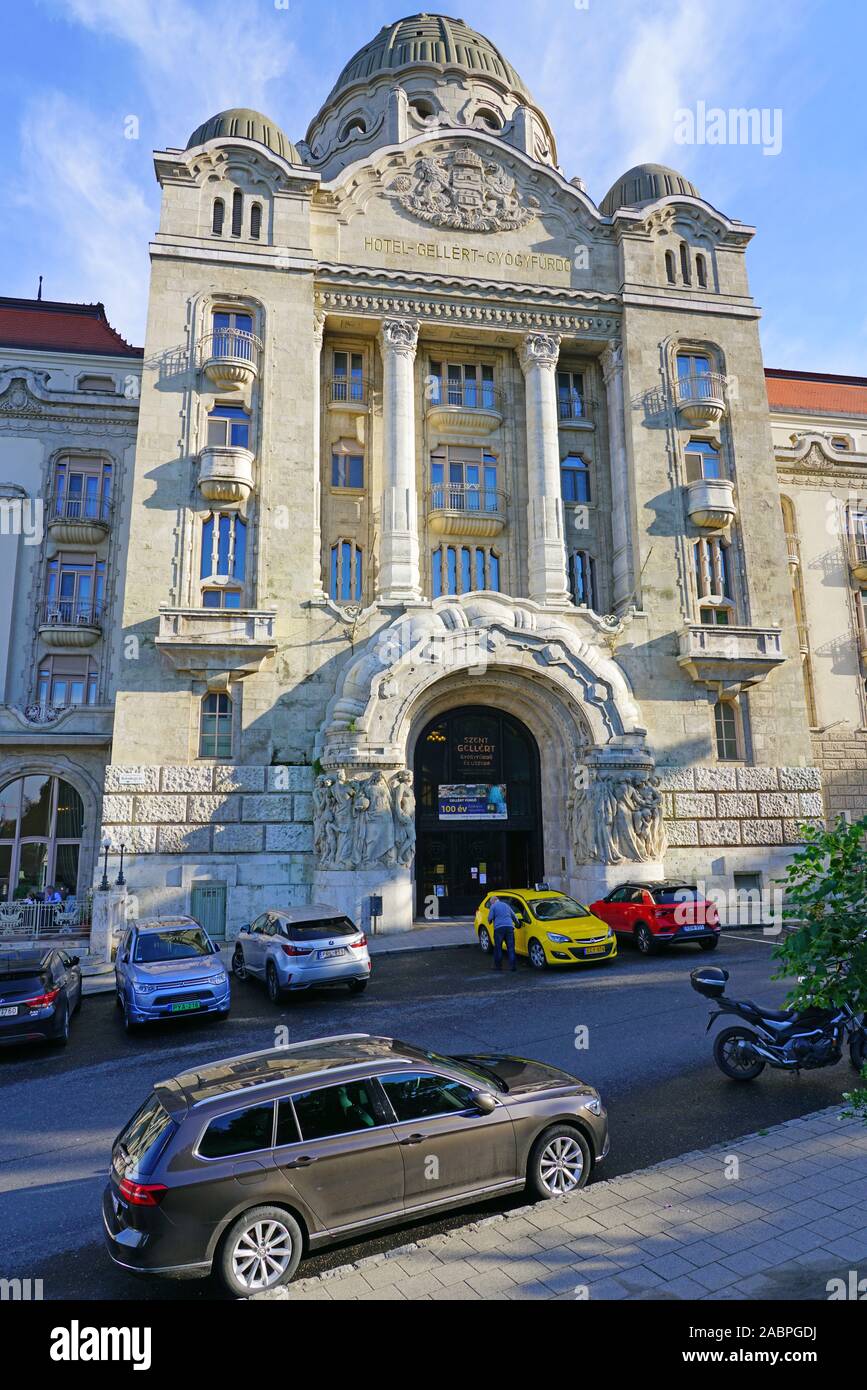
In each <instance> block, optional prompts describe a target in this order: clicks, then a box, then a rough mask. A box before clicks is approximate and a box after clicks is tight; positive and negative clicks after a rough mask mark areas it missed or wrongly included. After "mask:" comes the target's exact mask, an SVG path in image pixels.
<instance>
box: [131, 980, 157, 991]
mask: <svg viewBox="0 0 867 1390" xmlns="http://www.w3.org/2000/svg"><path fill="white" fill-rule="evenodd" d="M133 988H134V990H135V992H136V994H154V993H155V992H156V991H157V990H158V989H160V988H161V986H160V985H140V984H139V983H138V981H136V983H135V984H134V985H133Z"/></svg>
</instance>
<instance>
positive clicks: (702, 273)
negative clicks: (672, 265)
mask: <svg viewBox="0 0 867 1390" xmlns="http://www.w3.org/2000/svg"><path fill="white" fill-rule="evenodd" d="M695 273H696V275H697V276H698V283H699V285H700V286H701V288H702V289H703V290H706V289H707V262H706V261H705V258H704V256H703V255H702V254H701V252H699V254H698V255H697V256H696V258H695Z"/></svg>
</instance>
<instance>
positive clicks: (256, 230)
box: [250, 203, 262, 241]
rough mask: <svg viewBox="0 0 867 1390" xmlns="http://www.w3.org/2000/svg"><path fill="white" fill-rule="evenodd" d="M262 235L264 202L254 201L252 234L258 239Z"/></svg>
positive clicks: (251, 220)
mask: <svg viewBox="0 0 867 1390" xmlns="http://www.w3.org/2000/svg"><path fill="white" fill-rule="evenodd" d="M261 235H262V204H261V203H254V204H253V206H252V207H251V208H250V236H251V237H252V239H253V241H258V240H259V238H260V237H261Z"/></svg>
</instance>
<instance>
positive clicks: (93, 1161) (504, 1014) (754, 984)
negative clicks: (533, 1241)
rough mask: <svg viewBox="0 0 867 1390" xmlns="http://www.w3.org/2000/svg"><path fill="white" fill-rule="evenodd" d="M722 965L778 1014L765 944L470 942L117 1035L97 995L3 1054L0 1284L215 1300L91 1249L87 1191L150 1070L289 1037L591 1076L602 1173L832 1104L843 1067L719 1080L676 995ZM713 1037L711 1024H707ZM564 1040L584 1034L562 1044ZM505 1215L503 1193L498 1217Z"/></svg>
mask: <svg viewBox="0 0 867 1390" xmlns="http://www.w3.org/2000/svg"><path fill="white" fill-rule="evenodd" d="M711 960H713V962H714V964H719V965H725V966H726V967H727V968H728V969H729V970H730V971H731V973H732V983H731V985H730V986H729V989H730V992H731V993H732V994H733V995H734V996H735V997H739V996H740V997H748V998H753V999H759V1000H762V1001H767V1002H768V1003H769V1004H771V1005H772V1006H776V1007H779V1006H780V1005H781V1003H782V1000H783V997H784V995H785V990H786V986H785V984H784V983H783V982H777V981H774V982H771V980H770V976H771V973H772V970H773V965H772V961H771V946H770V944H769V943H768V941H767V940H766V939H765V938H762V937H761V936H758V937H755V938H751V937H749V936H747V935H746V934H745V935H744V936H737V937H736V936H731V935H730V936H727V937H726V938H725V939H724V940H723V941H722V943H721V945H720V948H719V950H718V951H717V952H716V953H715V955H714V956H713V957H710V956H707V955H704V954H703V953H700V952H699V951H698V950H696V949H694V948H691V947H683V948H680V949H679V950H678V951H676V952H669V953H667V954H665V955H661V956H655V957H651V958H645V957H641V956H638V955H637V953H636V952H635V951H634V950H633V949H632V948H630V947H624V948H623V950H622V953H621V955H620V957H619V959H618V960H617V961H616V962H614V963H612V964H610V965H598V966H592V967H583V968H582V967H576V968H570V969H567V970H565V971H553V970H551V971H544V972H536V971H532V970H531V969H530V967H529V966H528V965H527V964H526V962H521V963H519V969H518V972H517V973H516V974H514V975H512V974H509V973H508V972H504V973H503V974H502V975H501V976H500V975H495V974H494V972H493V971H492V969H491V967H490V965H489V964H488V963H487V962H486V961H485V960H484V959H483V958H482V957H481V955H480V954H479V953H478V952H477V951H476V950H474V949H473V948H471V947H454V948H443V949H439V950H435V951H408V952H404V953H401V954H395V955H384V956H380V957H379V958H378V959H377V960H376V961H375V964H374V974H373V979H372V981H371V984H370V987H369V989H368V990H367V992H366V993H365V994H364V995H362V996H358V997H350V996H349V995H348V994H344V993H343V992H342V991H341V992H340V993H339V994H337V993H326V992H321V993H319V994H318V995H305V996H302V997H301V998H300V999H297V1000H294V1001H292V1002H291V1003H290V1004H286V1005H283V1006H280V1007H276V1008H275V1007H273V1006H272V1005H270V1004H269V1002H268V1000H267V998H266V996H265V993H264V990H263V989H262V987H261V986H259V985H257V984H254V983H252V982H246V983H243V984H238V983H237V982H236V983H235V985H234V996H233V1006H232V1014H231V1016H230V1018H229V1019H228V1020H227V1021H226V1022H225V1023H214V1022H209V1021H207V1020H204V1019H203V1020H197V1019H186V1020H183V1021H182V1022H181V1021H179V1022H177V1023H172V1024H166V1025H164V1026H163V1025H160V1026H158V1027H156V1028H154V1029H153V1030H152V1031H149V1032H146V1033H145V1034H144V1035H137V1036H135V1037H133V1038H128V1037H127V1036H126V1035H125V1033H124V1032H123V1029H122V1027H121V1024H120V1018H119V1015H118V1014H117V1012H116V1010H115V1008H114V1002H113V999H112V997H111V996H107V995H102V996H96V997H91V998H88V999H86V1000H85V1001H84V1007H83V1009H82V1012H81V1014H80V1015H79V1016H78V1017H77V1018H76V1019H75V1020H74V1022H73V1033H72V1039H71V1041H70V1044H69V1046H68V1047H67V1048H66V1050H65V1051H63V1052H56V1051H48V1050H42V1049H37V1048H32V1047H31V1048H27V1049H24V1048H21V1049H14V1050H12V1049H5V1050H4V1051H3V1052H0V1277H7V1278H13V1277H16V1276H17V1277H27V1276H29V1277H31V1278H41V1279H42V1280H43V1286H44V1296H45V1298H46V1299H62V1298H111V1299H139V1300H140V1299H165V1298H168V1299H203V1298H204V1299H215V1298H218V1297H219V1294H218V1292H217V1290H216V1289H215V1287H214V1286H213V1285H212V1284H211V1282H210V1280H206V1281H190V1282H183V1283H177V1282H174V1281H163V1280H155V1279H147V1280H144V1279H140V1278H136V1277H135V1276H133V1275H130V1274H127V1273H125V1272H124V1271H122V1270H117V1269H115V1267H114V1266H113V1265H112V1264H111V1263H110V1261H109V1259H108V1256H107V1255H106V1254H105V1253H104V1251H103V1248H102V1239H101V1230H102V1226H101V1215H100V1196H101V1192H102V1188H103V1186H104V1184H105V1181H106V1174H107V1167H108V1157H109V1151H110V1147H111V1142H112V1140H113V1138H114V1137H115V1135H116V1134H117V1132H118V1131H119V1129H120V1128H121V1127H122V1125H123V1124H124V1123H125V1121H126V1120H127V1119H128V1118H129V1116H130V1115H131V1114H132V1112H133V1111H134V1110H135V1109H136V1108H137V1106H138V1105H139V1104H140V1103H141V1101H142V1100H143V1099H144V1097H145V1096H146V1094H147V1092H148V1091H149V1089H150V1087H151V1085H152V1084H153V1082H154V1081H155V1080H157V1079H158V1078H160V1077H165V1076H171V1075H173V1074H174V1073H175V1072H177V1071H180V1070H183V1069H184V1068H186V1067H189V1066H190V1065H191V1064H192V1063H193V1062H197V1063H207V1062H209V1061H212V1060H215V1059H217V1058H220V1057H225V1056H231V1055H233V1054H237V1053H240V1052H245V1051H251V1050H253V1049H256V1048H263V1047H269V1046H272V1045H273V1043H274V1040H275V1039H274V1029H275V1027H276V1026H280V1025H285V1026H286V1027H287V1028H288V1030H289V1035H290V1037H291V1038H293V1039H295V1038H304V1037H316V1036H320V1035H322V1034H326V1033H339V1032H356V1031H358V1032H369V1033H383V1034H386V1035H389V1036H396V1037H402V1038H405V1039H407V1040H408V1041H412V1042H415V1043H419V1044H422V1045H424V1046H427V1047H431V1048H434V1049H436V1050H437V1051H440V1052H469V1051H479V1052H498V1051H500V1052H516V1053H520V1054H523V1055H525V1056H530V1057H536V1058H539V1059H540V1060H543V1061H546V1062H551V1063H553V1064H555V1065H557V1066H562V1067H565V1068H567V1069H568V1070H569V1071H572V1072H573V1073H575V1074H577V1075H579V1076H581V1077H583V1078H584V1079H586V1080H588V1081H590V1082H591V1083H592V1084H593V1085H595V1086H598V1087H599V1088H600V1090H601V1091H602V1095H603V1099H604V1101H605V1104H606V1105H607V1107H608V1110H609V1117H610V1124H611V1153H610V1155H609V1158H608V1159H607V1160H606V1162H605V1165H604V1172H605V1175H606V1176H611V1177H613V1176H615V1175H617V1174H621V1173H628V1172H630V1171H632V1170H634V1169H636V1168H640V1167H644V1166H645V1165H647V1164H649V1163H655V1162H659V1161H660V1160H661V1159H664V1158H668V1157H673V1156H674V1155H676V1154H679V1153H683V1152H685V1151H687V1150H689V1149H695V1148H701V1147H703V1146H705V1145H708V1144H711V1143H717V1142H720V1141H726V1140H729V1139H732V1140H733V1139H736V1138H737V1136H738V1135H743V1134H747V1133H751V1132H752V1131H754V1130H756V1129H762V1128H764V1127H765V1126H767V1125H771V1124H774V1123H777V1122H778V1121H781V1120H785V1119H790V1118H792V1117H794V1116H796V1115H800V1114H804V1113H806V1112H808V1111H811V1110H817V1109H820V1108H821V1107H822V1106H827V1105H832V1104H834V1103H835V1102H837V1101H839V1099H840V1095H841V1092H842V1091H843V1090H845V1089H847V1088H848V1087H849V1086H850V1085H851V1082H852V1079H853V1074H852V1072H851V1070H850V1069H849V1067H848V1065H847V1064H846V1063H845V1062H843V1063H841V1064H840V1065H839V1066H837V1067H834V1068H829V1069H828V1070H826V1071H817V1072H808V1073H805V1074H804V1075H803V1076H801V1077H795V1076H792V1075H788V1074H784V1073H782V1072H771V1071H765V1073H764V1074H763V1075H762V1076H761V1077H760V1078H759V1079H758V1080H757V1081H756V1082H754V1083H752V1084H751V1085H747V1086H744V1085H738V1084H736V1083H732V1082H730V1081H727V1080H726V1078H725V1077H723V1076H722V1075H721V1074H720V1072H718V1071H717V1069H716V1067H715V1065H714V1063H713V1060H712V1057H711V1040H710V1038H708V1037H707V1036H706V1035H705V1023H706V1018H707V1014H708V1005H707V1004H706V1003H705V1001H704V1000H703V999H701V998H700V997H699V996H698V995H697V994H695V993H694V992H693V991H692V990H691V989H690V988H689V978H688V977H689V971H690V970H691V969H693V967H694V966H695V965H696V964H698V963H699V962H704V963H710V961H711ZM717 1026H718V1025H717ZM576 1029H586V1030H587V1044H588V1045H587V1046H586V1048H581V1049H576V1036H579V1037H580V1035H576ZM510 1204H511V1205H518V1204H520V1199H515V1198H512V1199H504V1200H502V1201H501V1202H500V1204H499V1205H500V1206H507V1205H510ZM495 1209H496V1206H492V1204H486V1205H485V1206H484V1207H477V1208H473V1209H470V1210H467V1211H462V1212H460V1213H457V1214H451V1215H449V1216H444V1217H440V1218H438V1219H437V1220H436V1221H428V1222H425V1223H423V1224H421V1225H416V1226H413V1227H410V1228H407V1227H403V1228H402V1229H400V1230H398V1231H396V1232H389V1233H388V1234H386V1235H384V1236H383V1235H380V1236H377V1237H374V1238H371V1239H368V1240H367V1241H365V1242H359V1243H355V1244H353V1245H351V1246H349V1245H344V1246H342V1247H339V1248H337V1249H335V1250H332V1251H328V1252H326V1253H324V1254H320V1255H317V1256H316V1257H315V1258H313V1259H311V1260H309V1261H307V1262H306V1263H305V1264H303V1265H302V1273H304V1274H312V1273H315V1272H316V1271H317V1270H321V1269H324V1268H326V1267H327V1266H328V1265H334V1264H342V1263H344V1262H346V1261H347V1260H350V1259H357V1258H360V1256H361V1255H363V1254H371V1253H373V1252H374V1251H375V1250H381V1249H385V1248H388V1247H389V1246H395V1245H400V1244H404V1243H405V1242H406V1241H407V1240H410V1239H415V1238H417V1237H418V1236H420V1235H430V1234H433V1233H434V1232H435V1231H441V1230H447V1229H452V1228H453V1227H455V1226H459V1225H461V1224H463V1223H465V1222H467V1221H469V1220H472V1219H473V1218H474V1217H475V1216H477V1215H478V1214H479V1213H480V1212H481V1211H491V1210H495Z"/></svg>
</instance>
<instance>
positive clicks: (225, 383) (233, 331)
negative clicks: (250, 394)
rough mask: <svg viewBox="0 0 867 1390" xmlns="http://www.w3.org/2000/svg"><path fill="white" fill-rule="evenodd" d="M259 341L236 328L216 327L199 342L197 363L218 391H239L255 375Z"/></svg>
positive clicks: (257, 365) (252, 335) (260, 346)
mask: <svg viewBox="0 0 867 1390" xmlns="http://www.w3.org/2000/svg"><path fill="white" fill-rule="evenodd" d="M261 355H262V340H261V338H257V337H256V334H255V333H247V332H246V331H245V330H244V329H240V328H218V329H217V330H216V331H215V332H214V333H206V334H205V336H204V337H203V338H202V339H200V341H199V363H200V365H201V368H202V371H203V372H204V373H205V376H206V377H208V379H209V380H210V381H212V382H213V383H214V385H215V386H216V387H217V390H218V391H240V390H242V389H243V388H244V387H247V386H252V384H253V382H254V381H255V380H256V377H257V376H258V375H259V363H260V359H261Z"/></svg>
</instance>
